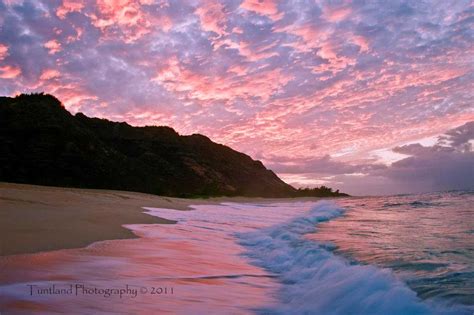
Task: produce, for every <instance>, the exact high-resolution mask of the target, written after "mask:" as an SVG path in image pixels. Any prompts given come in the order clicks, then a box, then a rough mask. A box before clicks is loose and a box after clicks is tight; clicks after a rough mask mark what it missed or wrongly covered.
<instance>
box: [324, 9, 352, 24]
mask: <svg viewBox="0 0 474 315" xmlns="http://www.w3.org/2000/svg"><path fill="white" fill-rule="evenodd" d="M351 13H352V9H351V8H350V7H348V6H340V7H339V6H338V7H331V6H328V5H326V6H323V16H324V18H325V19H326V20H328V21H330V22H340V21H342V20H344V19H345V18H346V17H348V16H349V15H350V14H351Z"/></svg>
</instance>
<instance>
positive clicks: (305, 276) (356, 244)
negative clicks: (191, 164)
mask: <svg viewBox="0 0 474 315" xmlns="http://www.w3.org/2000/svg"><path fill="white" fill-rule="evenodd" d="M144 206H145V207H144V209H145V210H146V211H147V212H148V213H149V214H151V215H155V216H159V217H163V218H167V219H171V220H176V221H177V223H176V224H169V225H156V224H149V225H137V224H135V225H128V226H127V227H128V228H129V229H131V230H132V231H134V233H136V234H137V235H139V236H140V238H138V239H130V240H113V241H104V242H97V243H94V244H92V245H90V246H88V247H86V248H83V249H69V250H59V251H52V252H44V253H39V254H33V255H18V256H11V258H3V261H2V262H1V266H2V272H4V273H5V274H10V275H11V277H10V279H9V280H8V279H7V280H6V281H5V282H4V283H1V284H0V309H6V310H8V308H9V307H10V306H11V305H16V307H18V305H19V304H21V305H22V306H24V307H25V308H26V309H30V310H31V309H34V310H41V312H44V313H51V314H54V313H62V312H63V313H67V312H74V313H91V312H92V313H94V314H109V313H120V312H123V313H150V312H151V313H156V312H158V311H159V312H160V313H180V314H472V313H473V312H474V239H473V235H474V194H473V193H472V192H444V193H430V194H420V195H399V196H390V197H350V198H339V199H327V200H321V201H301V200H300V201H295V202H288V201H282V202H275V203H268V202H253V203H223V204H219V205H199V206H194V207H193V210H191V211H177V210H170V209H157V208H150V207H146V205H144ZM53 286H54V287H53Z"/></svg>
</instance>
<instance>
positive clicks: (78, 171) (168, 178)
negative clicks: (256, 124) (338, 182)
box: [0, 94, 298, 197]
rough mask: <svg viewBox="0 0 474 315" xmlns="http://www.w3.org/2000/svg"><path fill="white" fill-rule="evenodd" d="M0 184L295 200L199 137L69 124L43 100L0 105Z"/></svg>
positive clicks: (23, 98) (271, 178)
mask: <svg viewBox="0 0 474 315" xmlns="http://www.w3.org/2000/svg"><path fill="white" fill-rule="evenodd" d="M0 181H8V182H18V183H29V184H41V185H53V186H67V187H82V188H104V189H119V190H130V191H138V192H146V193H153V194H159V195H168V196H182V197H189V196H215V195H227V196H235V195H241V196H266V197H284V196H295V195H297V194H298V192H297V190H295V189H294V188H293V187H291V186H290V185H288V184H286V183H284V182H283V181H282V180H280V179H279V178H278V177H277V176H276V175H275V174H274V173H273V172H272V171H270V170H267V169H266V168H265V167H264V166H263V164H262V163H261V162H260V161H254V160H252V159H251V158H250V157H249V156H247V155H245V154H243V153H239V152H237V151H234V150H232V149H231V148H229V147H226V146H224V145H220V144H217V143H214V142H212V141H211V140H210V139H209V138H207V137H205V136H202V135H198V134H195V135H191V136H180V135H178V133H176V132H175V131H174V130H173V129H172V128H169V127H132V126H130V125H128V124H127V123H118V122H111V121H108V120H105V119H98V118H89V117H87V116H85V115H83V114H81V113H78V114H76V115H75V116H73V115H71V114H70V113H69V112H68V111H67V110H66V109H65V108H64V107H63V106H62V105H61V103H60V101H59V100H58V99H56V98H55V97H54V96H51V95H43V94H33V95H20V96H17V97H15V98H9V97H0Z"/></svg>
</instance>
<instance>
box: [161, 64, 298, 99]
mask: <svg viewBox="0 0 474 315" xmlns="http://www.w3.org/2000/svg"><path fill="white" fill-rule="evenodd" d="M234 70H236V69H234ZM236 71H237V70H236ZM234 73H235V72H234ZM292 79H293V76H291V75H289V74H285V73H284V72H283V71H281V69H274V70H269V71H264V72H259V73H252V74H247V75H245V80H242V79H241V78H240V77H238V76H233V75H230V76H225V75H202V74H198V73H195V72H193V71H191V70H189V69H187V68H186V66H184V65H182V64H181V63H180V61H179V60H178V59H177V57H176V56H174V57H172V58H170V59H168V60H167V61H166V63H165V65H164V66H162V67H161V68H160V69H159V71H158V72H157V75H156V76H155V77H154V78H153V79H152V80H153V81H155V82H156V83H158V84H160V85H162V86H163V87H165V88H166V89H167V90H168V91H171V92H176V93H181V94H184V95H185V96H186V97H188V98H191V99H196V100H200V101H215V100H223V101H231V100H234V99H237V98H243V99H248V98H252V97H258V98H260V99H262V100H264V101H266V100H268V99H269V98H270V97H271V96H272V95H273V94H274V93H277V92H278V91H280V89H281V88H282V87H283V86H285V85H286V84H287V83H288V82H289V81H291V80H292Z"/></svg>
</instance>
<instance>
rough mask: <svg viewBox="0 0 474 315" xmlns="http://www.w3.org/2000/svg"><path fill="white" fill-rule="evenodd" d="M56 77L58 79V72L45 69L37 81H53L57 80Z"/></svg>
mask: <svg viewBox="0 0 474 315" xmlns="http://www.w3.org/2000/svg"><path fill="white" fill-rule="evenodd" d="M58 77H60V73H59V71H58V70H55V69H46V70H44V71H43V72H42V73H41V75H40V78H39V79H40V80H41V81H47V80H51V79H55V78H58Z"/></svg>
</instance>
